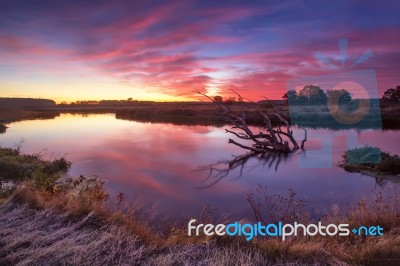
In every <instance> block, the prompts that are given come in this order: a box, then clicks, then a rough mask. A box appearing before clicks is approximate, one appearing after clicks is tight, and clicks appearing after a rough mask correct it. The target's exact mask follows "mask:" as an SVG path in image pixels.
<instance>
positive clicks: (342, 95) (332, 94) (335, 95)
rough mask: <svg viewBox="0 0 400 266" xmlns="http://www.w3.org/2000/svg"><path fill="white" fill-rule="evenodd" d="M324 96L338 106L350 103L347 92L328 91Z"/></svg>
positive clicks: (350, 98) (349, 96)
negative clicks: (335, 102)
mask: <svg viewBox="0 0 400 266" xmlns="http://www.w3.org/2000/svg"><path fill="white" fill-rule="evenodd" d="M326 95H327V97H328V98H330V99H334V100H335V101H337V102H338V103H339V104H348V103H350V102H351V100H352V97H351V94H350V92H348V91H347V90H343V89H342V90H328V91H327V92H326Z"/></svg>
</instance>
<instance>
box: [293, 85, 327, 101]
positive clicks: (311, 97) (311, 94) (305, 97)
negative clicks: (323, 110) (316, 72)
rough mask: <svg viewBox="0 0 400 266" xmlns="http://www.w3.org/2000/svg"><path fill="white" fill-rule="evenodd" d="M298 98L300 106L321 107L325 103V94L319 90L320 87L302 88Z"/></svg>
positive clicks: (309, 86)
mask: <svg viewBox="0 0 400 266" xmlns="http://www.w3.org/2000/svg"><path fill="white" fill-rule="evenodd" d="M298 97H299V99H301V101H300V102H301V103H302V104H311V105H322V104H326V102H327V97H326V94H325V92H324V91H323V90H321V88H320V87H318V86H314V85H308V86H304V88H303V89H302V90H301V91H299V94H298Z"/></svg>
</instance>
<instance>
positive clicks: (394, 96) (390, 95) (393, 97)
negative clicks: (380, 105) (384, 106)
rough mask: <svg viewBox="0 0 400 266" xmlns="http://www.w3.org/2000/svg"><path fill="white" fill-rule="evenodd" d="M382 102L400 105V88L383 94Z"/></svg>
mask: <svg viewBox="0 0 400 266" xmlns="http://www.w3.org/2000/svg"><path fill="white" fill-rule="evenodd" d="M382 101H383V102H387V103H400V86H397V87H396V88H391V89H388V90H386V91H385V92H384V93H383V97H382Z"/></svg>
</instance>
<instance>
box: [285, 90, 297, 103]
mask: <svg viewBox="0 0 400 266" xmlns="http://www.w3.org/2000/svg"><path fill="white" fill-rule="evenodd" d="M282 99H284V100H285V103H289V104H296V103H297V92H296V91H295V90H290V91H288V92H287V93H285V94H284V95H283V96H282Z"/></svg>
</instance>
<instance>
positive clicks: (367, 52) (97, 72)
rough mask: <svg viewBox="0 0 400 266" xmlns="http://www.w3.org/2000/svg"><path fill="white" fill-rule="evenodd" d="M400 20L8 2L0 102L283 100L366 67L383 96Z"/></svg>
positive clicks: (232, 4)
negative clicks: (310, 83) (295, 88)
mask: <svg viewBox="0 0 400 266" xmlns="http://www.w3.org/2000/svg"><path fill="white" fill-rule="evenodd" d="M399 10H400V2H399V1H380V2H377V1H305V0H304V1H294V0H293V1H265V0H264V1H204V0H203V1H183V0H182V1H174V0H170V1H139V0H137V1H35V0H32V1H15V0H14V1H7V0H5V1H1V2H0V58H1V60H0V97H34V98H49V99H53V100H55V101H56V102H61V101H67V102H70V101H76V100H101V99H127V98H129V97H131V98H133V99H137V100H154V101H188V100H194V99H197V98H198V94H197V93H196V91H200V92H202V93H207V94H209V95H222V96H223V97H229V96H230V95H233V94H232V90H234V91H235V92H238V93H240V94H241V95H243V96H244V97H245V98H248V99H251V100H256V99H260V98H262V97H267V98H270V99H280V98H281V97H282V95H283V94H284V93H285V92H286V91H287V90H288V89H290V88H288V84H293V80H303V81H304V80H305V78H304V77H316V80H321V79H324V75H330V77H331V76H332V75H335V74H337V73H343V72H346V73H350V77H351V72H354V71H362V70H368V69H369V70H371V69H372V70H373V71H374V73H376V81H377V82H376V84H377V89H378V93H379V95H382V93H383V92H384V91H385V90H386V89H388V88H391V87H395V86H396V85H400V75H399V73H400V16H399V15H398V14H399ZM344 40H346V41H344ZM340 48H342V49H340ZM360 56H361V57H360ZM368 73H371V72H368ZM346 76H349V75H346ZM368 78H371V77H370V76H369V77H368ZM373 78H374V79H375V77H373ZM306 80H307V79H306ZM339 81H340V80H338V82H339ZM346 81H351V80H346ZM316 85H318V84H316Z"/></svg>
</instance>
